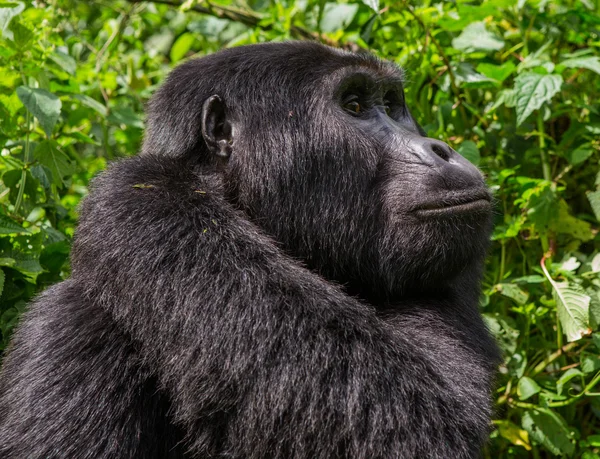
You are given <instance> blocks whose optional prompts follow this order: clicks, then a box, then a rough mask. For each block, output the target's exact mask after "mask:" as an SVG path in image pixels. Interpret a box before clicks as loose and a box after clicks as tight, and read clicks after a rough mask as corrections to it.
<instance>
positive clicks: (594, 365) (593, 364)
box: [581, 353, 600, 374]
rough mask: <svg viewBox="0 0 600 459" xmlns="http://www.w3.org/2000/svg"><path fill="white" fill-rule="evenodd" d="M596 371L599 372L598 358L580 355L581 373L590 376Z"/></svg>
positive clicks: (599, 361) (590, 355) (599, 357)
mask: <svg viewBox="0 0 600 459" xmlns="http://www.w3.org/2000/svg"><path fill="white" fill-rule="evenodd" d="M598 370H600V356H598V355H596V354H588V353H585V354H582V355H581V371H583V372H584V373H586V374H590V373H596V372H597V371H598Z"/></svg>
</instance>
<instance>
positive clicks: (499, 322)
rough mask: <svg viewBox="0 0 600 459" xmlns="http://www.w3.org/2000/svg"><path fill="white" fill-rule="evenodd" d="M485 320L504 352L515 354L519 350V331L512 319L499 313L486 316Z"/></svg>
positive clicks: (484, 316)
mask: <svg viewBox="0 0 600 459" xmlns="http://www.w3.org/2000/svg"><path fill="white" fill-rule="evenodd" d="M483 318H484V320H485V323H486V325H487V327H488V328H489V330H490V331H491V332H492V334H493V335H494V337H495V338H496V340H497V341H498V344H499V346H500V347H501V348H502V350H503V351H505V352H506V353H507V354H513V353H514V352H515V350H516V348H517V339H518V338H519V331H518V330H517V329H516V328H515V326H514V323H513V322H512V319H510V318H508V317H504V316H502V315H500V314H498V313H489V314H484V315H483Z"/></svg>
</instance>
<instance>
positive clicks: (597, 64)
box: [560, 56, 600, 74]
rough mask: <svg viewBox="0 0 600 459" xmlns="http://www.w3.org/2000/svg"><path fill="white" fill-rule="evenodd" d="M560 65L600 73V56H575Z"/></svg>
mask: <svg viewBox="0 0 600 459" xmlns="http://www.w3.org/2000/svg"><path fill="white" fill-rule="evenodd" d="M560 65H562V66H563V67H568V68H576V69H588V70H591V71H592V72H596V73H598V74H600V57H598V56H585V57H574V58H571V59H567V60H565V61H562V62H561V63H560Z"/></svg>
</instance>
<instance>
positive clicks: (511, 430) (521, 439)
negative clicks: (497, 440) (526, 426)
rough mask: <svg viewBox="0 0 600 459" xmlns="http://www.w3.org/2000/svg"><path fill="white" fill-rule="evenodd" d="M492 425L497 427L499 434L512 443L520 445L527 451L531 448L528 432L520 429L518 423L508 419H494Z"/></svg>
mask: <svg viewBox="0 0 600 459" xmlns="http://www.w3.org/2000/svg"><path fill="white" fill-rule="evenodd" d="M494 425H495V426H496V427H497V428H498V432H499V433H500V435H501V436H502V437H503V438H506V439H507V440H508V441H509V442H511V443H512V444H513V445H517V446H522V447H523V448H525V449H526V450H527V451H530V450H531V445H530V444H529V432H527V431H526V430H523V429H521V428H520V427H519V426H518V425H516V424H513V423H512V422H510V421H505V420H499V421H494Z"/></svg>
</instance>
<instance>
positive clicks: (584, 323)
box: [552, 282, 592, 341]
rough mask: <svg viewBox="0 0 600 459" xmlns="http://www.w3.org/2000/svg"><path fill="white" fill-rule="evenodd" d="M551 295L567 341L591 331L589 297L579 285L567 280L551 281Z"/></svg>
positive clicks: (579, 337) (576, 338)
mask: <svg viewBox="0 0 600 459" xmlns="http://www.w3.org/2000/svg"><path fill="white" fill-rule="evenodd" d="M552 287H553V296H554V300H555V301H556V310H557V313H558V318H559V320H560V324H561V326H562V330H563V333H564V334H565V335H566V336H567V340H568V341H576V340H578V339H581V338H582V337H583V336H585V335H587V334H589V333H591V332H592V329H591V328H590V311H589V308H590V297H589V296H588V295H586V294H585V293H584V292H583V291H582V290H581V288H580V287H578V286H577V285H574V284H569V283H567V282H553V283H552Z"/></svg>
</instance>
